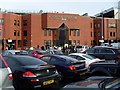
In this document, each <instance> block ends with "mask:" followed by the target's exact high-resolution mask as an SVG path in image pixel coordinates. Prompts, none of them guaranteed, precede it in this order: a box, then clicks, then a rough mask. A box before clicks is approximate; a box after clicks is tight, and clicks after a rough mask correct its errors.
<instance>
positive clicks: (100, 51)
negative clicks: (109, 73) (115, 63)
mask: <svg viewBox="0 0 120 90" xmlns="http://www.w3.org/2000/svg"><path fill="white" fill-rule="evenodd" d="M86 54H89V55H93V56H95V57H97V58H100V59H105V60H119V59H120V50H119V49H115V48H112V47H107V46H95V47H93V48H90V49H89V50H87V51H86Z"/></svg>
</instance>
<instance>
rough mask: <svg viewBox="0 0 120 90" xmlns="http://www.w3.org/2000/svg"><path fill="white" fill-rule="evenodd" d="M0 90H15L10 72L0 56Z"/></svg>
mask: <svg viewBox="0 0 120 90" xmlns="http://www.w3.org/2000/svg"><path fill="white" fill-rule="evenodd" d="M0 90H15V89H14V87H13V77H12V71H11V69H10V67H9V66H8V64H7V63H6V61H5V60H4V58H3V57H2V55H1V54H0Z"/></svg>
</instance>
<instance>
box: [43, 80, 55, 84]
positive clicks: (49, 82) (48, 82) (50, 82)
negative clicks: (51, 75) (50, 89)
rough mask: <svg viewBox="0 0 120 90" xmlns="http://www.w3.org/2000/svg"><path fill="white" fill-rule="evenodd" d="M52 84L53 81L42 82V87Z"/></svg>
mask: <svg viewBox="0 0 120 90" xmlns="http://www.w3.org/2000/svg"><path fill="white" fill-rule="evenodd" d="M52 83H54V80H48V81H45V82H43V85H49V84H52Z"/></svg>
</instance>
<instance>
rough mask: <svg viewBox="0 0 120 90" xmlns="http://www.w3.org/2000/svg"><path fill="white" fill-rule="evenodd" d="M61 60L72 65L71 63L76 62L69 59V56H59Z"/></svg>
mask: <svg viewBox="0 0 120 90" xmlns="http://www.w3.org/2000/svg"><path fill="white" fill-rule="evenodd" d="M60 58H61V59H64V60H65V61H66V62H68V63H72V62H78V60H77V59H74V58H71V57H69V56H60Z"/></svg>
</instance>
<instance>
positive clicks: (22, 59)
mask: <svg viewBox="0 0 120 90" xmlns="http://www.w3.org/2000/svg"><path fill="white" fill-rule="evenodd" d="M15 59H16V60H17V62H19V63H20V64H21V65H23V66H25V65H43V64H47V63H46V62H44V61H42V60H40V59H37V58H34V57H30V56H16V57H15Z"/></svg>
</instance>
